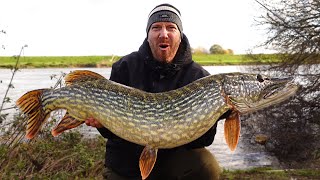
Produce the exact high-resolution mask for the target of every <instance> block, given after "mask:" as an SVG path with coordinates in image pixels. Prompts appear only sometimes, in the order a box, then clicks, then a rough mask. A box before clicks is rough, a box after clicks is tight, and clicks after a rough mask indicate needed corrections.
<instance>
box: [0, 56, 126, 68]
mask: <svg viewBox="0 0 320 180" xmlns="http://www.w3.org/2000/svg"><path fill="white" fill-rule="evenodd" d="M119 58H120V57H118V56H27V57H20V62H19V64H20V66H19V68H47V67H104V66H106V67H110V66H111V65H112V64H113V63H114V62H115V61H117V60H118V59H119ZM15 62H16V57H4V56H3V57H0V68H12V67H13V66H14V65H15Z"/></svg>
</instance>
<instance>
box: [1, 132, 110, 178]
mask: <svg viewBox="0 0 320 180" xmlns="http://www.w3.org/2000/svg"><path fill="white" fill-rule="evenodd" d="M104 154H105V139H104V138H102V137H99V138H94V139H86V138H82V135H80V133H78V132H68V133H63V135H62V136H60V137H59V138H53V137H49V136H46V137H42V138H37V139H35V140H33V141H31V142H28V143H26V142H24V143H20V144H19V145H18V146H17V147H16V148H14V149H12V148H9V147H7V146H5V145H0V157H2V158H1V160H0V179H83V178H89V179H101V178H102V170H103V164H104ZM3 157H4V158H3ZM3 160H4V161H3Z"/></svg>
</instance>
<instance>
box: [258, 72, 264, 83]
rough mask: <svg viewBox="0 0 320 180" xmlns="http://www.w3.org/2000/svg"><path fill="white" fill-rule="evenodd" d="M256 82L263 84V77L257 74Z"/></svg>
mask: <svg viewBox="0 0 320 180" xmlns="http://www.w3.org/2000/svg"><path fill="white" fill-rule="evenodd" d="M257 80H258V81H259V82H263V81H264V79H263V77H262V76H261V74H258V75H257Z"/></svg>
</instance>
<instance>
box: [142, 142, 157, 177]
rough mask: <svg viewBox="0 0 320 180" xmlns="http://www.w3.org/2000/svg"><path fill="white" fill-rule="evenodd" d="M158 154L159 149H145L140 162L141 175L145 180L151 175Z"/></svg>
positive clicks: (147, 147)
mask: <svg viewBox="0 0 320 180" xmlns="http://www.w3.org/2000/svg"><path fill="white" fill-rule="evenodd" d="M157 152H158V149H155V148H152V147H150V146H146V147H145V148H144V149H143V151H142V153H141V155H140V160H139V167H140V173H141V176H142V179H143V180H144V179H146V178H147V177H148V176H149V174H150V173H151V171H152V169H153V166H154V164H155V162H156V160H157Z"/></svg>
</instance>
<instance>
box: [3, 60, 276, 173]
mask: <svg viewBox="0 0 320 180" xmlns="http://www.w3.org/2000/svg"><path fill="white" fill-rule="evenodd" d="M75 69H77V70H79V69H86V70H91V71H94V72H97V73H99V74H102V75H103V76H105V77H106V78H109V76H110V73H111V69H110V68H39V69H38V68H37V69H20V70H19V71H18V72H17V73H16V74H15V76H14V79H13V81H12V84H13V87H14V88H11V89H10V90H9V93H8V97H10V98H11V99H12V103H7V104H6V105H5V108H8V107H12V106H13V102H15V101H16V100H17V99H18V98H19V97H20V96H21V95H23V94H24V93H26V92H27V91H30V90H34V89H40V88H49V87H52V86H54V85H55V84H56V82H57V79H56V78H59V77H60V75H61V74H62V73H68V72H70V71H72V70H75ZM205 69H207V70H208V71H209V72H210V73H211V74H218V73H227V72H245V69H246V67H245V66H205ZM52 75H56V78H53V79H51V76H52ZM11 76H12V71H11V70H9V69H0V82H1V83H0V102H2V100H3V97H4V94H5V92H6V89H7V87H8V84H9V82H10V79H11ZM8 111H11V112H12V111H13V110H12V109H11V110H8ZM4 112H5V111H4ZM223 123H224V120H221V121H219V122H218V129H217V134H216V137H215V140H214V143H213V144H212V145H211V146H209V147H208V149H209V150H210V151H211V152H212V153H213V154H214V155H215V157H216V158H217V159H218V161H219V163H220V165H221V167H223V168H225V169H248V168H252V167H264V166H275V165H277V164H278V163H277V159H276V158H275V157H274V156H272V155H270V154H268V153H266V152H265V151H263V148H254V149H255V150H250V152H248V150H246V151H245V150H244V148H242V147H245V146H250V145H251V144H248V143H247V142H248V140H244V139H243V138H241V136H240V140H239V144H238V148H237V149H236V150H235V151H234V152H231V151H230V150H229V148H228V147H227V145H226V143H225V141H224V135H223ZM83 131H84V132H85V133H87V134H91V135H97V134H98V132H97V131H96V130H95V129H93V128H87V127H85V126H83ZM246 149H247V148H246Z"/></svg>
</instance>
